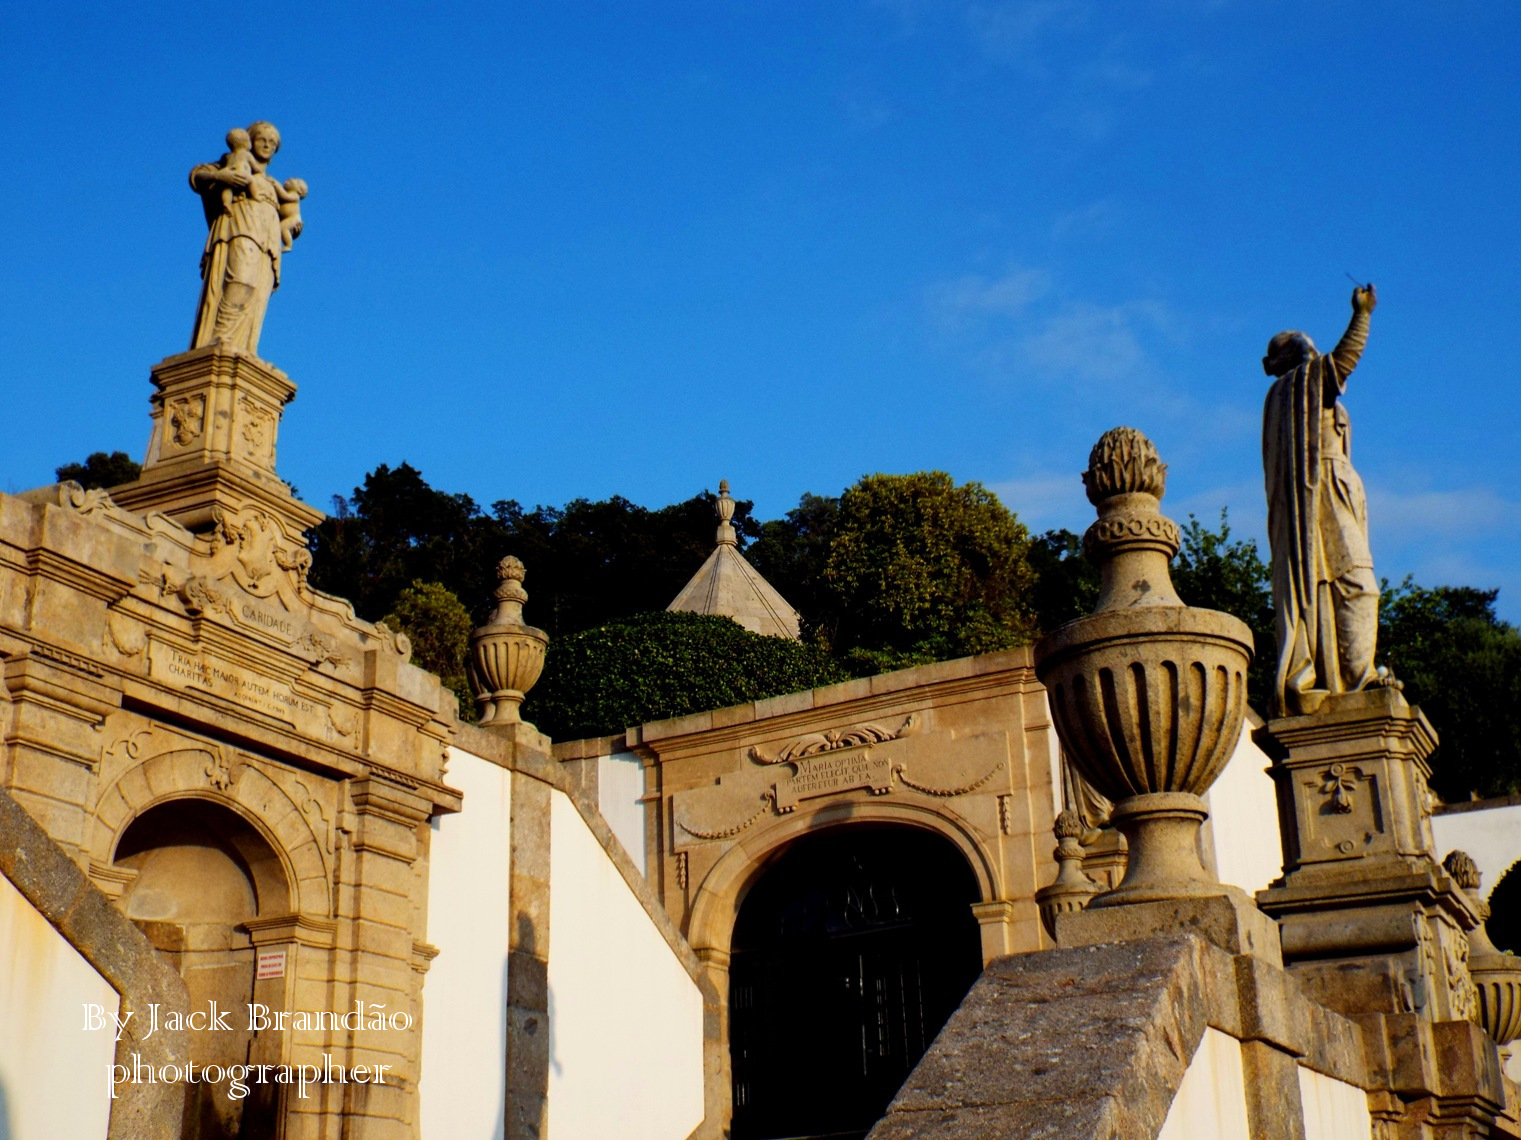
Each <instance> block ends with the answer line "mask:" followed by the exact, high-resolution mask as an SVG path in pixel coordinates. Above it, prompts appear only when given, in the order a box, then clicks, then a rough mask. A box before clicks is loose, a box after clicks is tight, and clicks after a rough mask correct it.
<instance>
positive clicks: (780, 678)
mask: <svg viewBox="0 0 1521 1140" xmlns="http://www.w3.org/2000/svg"><path fill="white" fill-rule="evenodd" d="M844 679H845V675H844V673H843V672H842V671H841V670H840V668H839V666H838V665H836V664H835V663H834V662H833V661H831V660H830V659H829V657H828V656H827V655H826V654H825V653H823V652H822V651H820V650H819V649H817V648H815V647H813V646H808V645H803V644H800V643H799V642H796V641H792V640H791V639H789V638H784V637H762V636H761V635H759V634H755V633H751V632H749V631H748V630H746V629H744V628H742V627H741V626H740V625H739V624H737V623H736V622H734V621H732V620H731V619H729V618H726V617H713V616H710V615H707V614H688V613H666V612H658V613H646V614H636V615H634V616H633V617H628V618H623V619H621V620H619V621H615V622H610V623H608V624H607V625H603V626H598V627H597V628H595V629H589V630H583V631H582V632H580V633H573V634H570V635H568V636H566V637H561V638H557V639H554V640H551V641H550V643H549V652H548V655H547V656H546V658H545V662H544V675H543V676H542V677H541V678H540V680H539V683H538V684H537V685H535V686H534V688H533V690H532V691H531V692H530V693H529V694H528V699H527V700H526V701H524V702H523V719H525V720H527V721H530V722H532V723H533V724H535V725H537V726H538V727H539V729H540V730H542V731H544V732H547V733H548V734H549V735H550V736H553V737H554V738H556V739H558V740H576V739H580V738H584V737H588V736H608V735H612V734H614V733H619V732H622V731H623V730H624V729H625V728H627V727H629V726H630V725H635V724H643V723H644V722H646V721H650V720H663V719H665V718H667V717H674V716H685V715H686V714H688V713H694V712H704V711H706V710H708V709H716V708H726V707H728V706H729V705H736V704H741V703H743V702H745V701H755V700H761V699H763V698H765V697H774V696H779V695H780V694H782V693H793V692H801V691H803V690H806V689H812V688H815V687H817V686H819V685H827V684H830V683H832V682H834V681H840V680H844Z"/></svg>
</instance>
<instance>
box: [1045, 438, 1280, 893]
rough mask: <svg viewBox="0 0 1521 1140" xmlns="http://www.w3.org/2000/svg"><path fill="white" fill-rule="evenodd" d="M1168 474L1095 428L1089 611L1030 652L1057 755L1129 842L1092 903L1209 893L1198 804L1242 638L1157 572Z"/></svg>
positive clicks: (1243, 655) (1242, 703)
mask: <svg viewBox="0 0 1521 1140" xmlns="http://www.w3.org/2000/svg"><path fill="white" fill-rule="evenodd" d="M1166 475H1167V468H1166V465H1165V464H1163V463H1162V461H1161V459H1160V458H1159V457H1158V455H1157V449H1156V448H1155V447H1154V446H1153V445H1152V443H1151V441H1150V440H1149V439H1147V438H1146V437H1145V436H1144V435H1142V434H1141V433H1140V432H1138V431H1136V430H1135V429H1133V428H1124V427H1121V428H1115V429H1113V430H1112V431H1108V432H1105V433H1104V435H1103V436H1102V437H1101V438H1100V439H1099V441H1098V443H1097V444H1095V445H1094V448H1093V451H1092V453H1091V454H1090V455H1089V457H1088V470H1087V471H1085V472H1084V473H1083V483H1084V485H1085V486H1086V487H1087V489H1088V498H1089V499H1090V500H1092V502H1093V503H1094V505H1095V506H1097V507H1098V516H1099V517H1098V521H1097V522H1095V523H1094V524H1093V525H1092V526H1091V527H1089V528H1088V532H1087V533H1086V534H1085V535H1083V549H1084V550H1085V552H1086V553H1087V555H1088V557H1089V558H1091V559H1093V560H1094V561H1095V562H1097V563H1098V566H1099V573H1100V575H1101V585H1100V588H1099V600H1098V605H1097V607H1096V608H1095V610H1094V612H1093V614H1092V615H1090V616H1089V617H1085V618H1079V619H1078V620H1076V621H1073V622H1068V623H1067V624H1066V625H1064V626H1062V627H1061V628H1059V629H1057V630H1056V631H1054V632H1053V633H1050V634H1048V635H1047V636H1046V637H1044V638H1042V639H1041V641H1040V642H1039V644H1037V645H1036V647H1035V670H1036V673H1037V675H1038V676H1039V677H1040V679H1041V681H1042V682H1043V683H1044V684H1045V686H1046V689H1047V691H1048V692H1049V694H1050V699H1051V710H1052V714H1053V717H1054V719H1055V722H1056V730H1057V735H1058V736H1059V737H1060V738H1061V742H1062V746H1063V747H1064V748H1065V749H1066V752H1067V755H1068V756H1069V757H1070V758H1071V760H1072V762H1073V764H1074V765H1075V766H1076V767H1077V770H1078V771H1079V772H1080V773H1081V774H1082V776H1083V778H1084V779H1085V780H1086V781H1087V782H1088V783H1089V784H1091V785H1092V786H1093V787H1094V788H1095V789H1096V790H1097V791H1099V792H1100V793H1102V794H1103V795H1105V796H1107V797H1108V798H1109V799H1111V800H1113V801H1114V805H1115V806H1114V815H1113V822H1114V824H1115V826H1116V827H1118V828H1119V830H1120V831H1121V833H1123V834H1124V836H1125V838H1126V840H1127V841H1128V843H1129V849H1130V850H1129V860H1128V864H1127V867H1126V871H1125V877H1124V879H1123V880H1122V881H1121V883H1120V885H1119V886H1118V887H1116V888H1115V889H1114V890H1112V891H1109V892H1107V893H1105V894H1101V895H1099V896H1098V897H1097V898H1095V899H1094V900H1093V902H1092V904H1091V905H1092V906H1094V907H1105V906H1118V905H1121V904H1124V903H1127V902H1151V901H1157V900H1162V899H1173V898H1186V897H1200V896H1207V895H1215V894H1221V893H1223V892H1224V890H1225V888H1223V887H1222V886H1221V885H1220V884H1219V883H1218V882H1217V881H1216V880H1215V879H1214V877H1213V876H1211V875H1210V874H1209V873H1208V872H1207V871H1205V869H1204V867H1203V864H1202V863H1201V862H1200V860H1199V854H1198V832H1199V826H1200V824H1201V823H1203V821H1204V819H1205V817H1206V815H1207V814H1208V813H1207V812H1206V811H1205V809H1204V804H1203V801H1202V800H1201V799H1200V797H1201V796H1202V795H1203V794H1204V792H1205V791H1207V790H1208V789H1209V786H1210V785H1211V784H1213V783H1214V782H1215V779H1216V777H1218V776H1219V774H1220V772H1221V771H1222V770H1223V769H1224V767H1225V764H1226V761H1228V760H1229V759H1230V756H1231V753H1232V751H1233V750H1234V749H1235V746H1236V739H1237V737H1238V736H1240V734H1241V722H1242V718H1243V716H1244V715H1245V710H1246V667H1247V664H1248V662H1249V661H1250V660H1251V652H1252V650H1251V646H1252V635H1251V631H1250V630H1248V629H1247V627H1246V625H1245V624H1244V623H1242V622H1241V621H1239V620H1237V619H1236V618H1234V617H1231V616H1230V615H1229V614H1223V613H1216V612H1215V611H1213V610H1200V609H1191V608H1189V607H1188V606H1185V605H1184V604H1183V602H1182V601H1181V600H1180V599H1179V598H1178V595H1177V593H1176V591H1174V590H1173V586H1172V576H1171V572H1170V570H1169V568H1168V563H1169V562H1170V561H1171V559H1172V556H1173V555H1174V554H1176V553H1177V551H1178V545H1179V535H1178V528H1177V525H1176V524H1175V523H1174V522H1173V521H1172V520H1171V519H1169V518H1167V517H1165V516H1164V515H1162V514H1161V512H1160V510H1159V506H1158V500H1160V498H1161V496H1162V494H1163V492H1164V490H1165V488H1166Z"/></svg>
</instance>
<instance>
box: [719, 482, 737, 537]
mask: <svg viewBox="0 0 1521 1140" xmlns="http://www.w3.org/2000/svg"><path fill="white" fill-rule="evenodd" d="M713 509H714V510H716V511H717V512H718V545H719V546H738V545H739V536H738V535H736V534H735V533H734V524H733V523H731V522H730V521H729V520H730V519H732V518H733V517H734V500H733V499H731V498H729V481H728V480H727V479H720V480H719V481H718V501H717V502H716V503H714V504H713Z"/></svg>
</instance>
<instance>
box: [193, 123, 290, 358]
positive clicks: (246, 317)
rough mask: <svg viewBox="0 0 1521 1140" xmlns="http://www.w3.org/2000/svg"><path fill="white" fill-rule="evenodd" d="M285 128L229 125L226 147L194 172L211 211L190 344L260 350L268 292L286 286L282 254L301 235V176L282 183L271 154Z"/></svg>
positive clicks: (204, 205) (196, 185) (198, 189)
mask: <svg viewBox="0 0 1521 1140" xmlns="http://www.w3.org/2000/svg"><path fill="white" fill-rule="evenodd" d="M279 149H280V132H279V131H277V130H276V129H275V125H274V124H273V123H267V122H264V121H262V120H260V121H259V122H257V123H254V124H252V125H251V126H250V127H249V128H248V129H247V130H242V129H241V128H234V129H233V130H230V131H228V132H227V152H226V153H225V154H223V155H222V157H221V158H219V159H218V160H217V161H215V162H203V163H201V164H200V165H199V166H196V167H195V168H194V169H193V170H191V171H190V188H191V189H192V190H194V191H195V192H196V193H197V194H199V195H200V196H201V206H202V208H203V209H204V211H205V213H206V226H207V234H206V248H205V250H204V251H203V252H202V254H201V300H200V304H199V305H198V306H197V308H196V314H195V328H194V330H193V331H192V332H191V334H190V347H191V348H202V347H204V346H206V345H210V344H220V345H223V346H225V347H227V348H230V349H236V350H238V351H241V352H246V353H248V354H249V355H251V356H257V355H258V350H259V332H260V330H261V329H262V328H263V327H264V311H265V309H266V308H268V306H269V297H270V294H271V293H273V292H274V291H275V290H276V289H278V288H279V287H280V256H281V254H282V253H283V252H284V251H285V250H288V249H290V247H291V244H292V243H293V242H294V241H295V240H296V238H298V237H300V236H301V199H303V198H305V197H306V183H305V182H303V181H302V180H301V179H299V178H287V179H286V180H285V181H284V182H276V181H275V180H274V178H272V177H271V176H270V175H269V173H268V170H269V164H270V161H271V160H272V159H273V158H274V157H275V152H276V151H278V150H279Z"/></svg>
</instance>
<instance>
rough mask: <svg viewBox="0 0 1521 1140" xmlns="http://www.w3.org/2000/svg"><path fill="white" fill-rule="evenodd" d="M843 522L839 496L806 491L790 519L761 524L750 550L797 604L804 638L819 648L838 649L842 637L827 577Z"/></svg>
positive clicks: (757, 563) (761, 568) (760, 566)
mask: <svg viewBox="0 0 1521 1140" xmlns="http://www.w3.org/2000/svg"><path fill="white" fill-rule="evenodd" d="M839 519H840V500H839V499H838V498H837V497H830V496H824V495H813V494H807V493H805V494H804V495H803V497H802V498H801V499H799V500H798V505H797V506H796V507H794V508H793V509H792V510H790V511H788V512H787V515H786V517H785V518H780V519H771V520H770V521H768V522H764V523H761V524H760V526H759V528H758V530H759V537H758V538H757V539H756V541H755V542H754V543H753V544H752V545H751V546H750V547H749V549H748V550H746V551H745V557H746V558H748V559H749V560H750V564H751V565H752V566H754V567H755V568H756V569H757V570H759V571H760V573H761V575H762V576H763V577H764V578H765V579H766V581H768V582H770V583H771V584H772V585H773V586H775V587H776V588H777V590H778V591H779V592H780V593H781V595H782V597H784V598H786V599H787V600H788V601H789V602H791V603H792V606H793V608H794V609H796V610H797V612H798V617H799V619H800V624H801V626H802V634H803V640H804V641H807V642H810V643H811V644H815V645H833V644H834V642H835V641H836V639H837V638H838V635H839V619H840V614H839V609H838V605H837V602H836V599H835V598H834V596H833V594H832V593H831V590H830V586H829V584H828V583H827V582H826V581H825V579H824V567H825V566H826V565H828V563H829V551H830V548H831V546H832V545H833V543H834V535H835V528H836V526H837V524H838V522H839Z"/></svg>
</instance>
